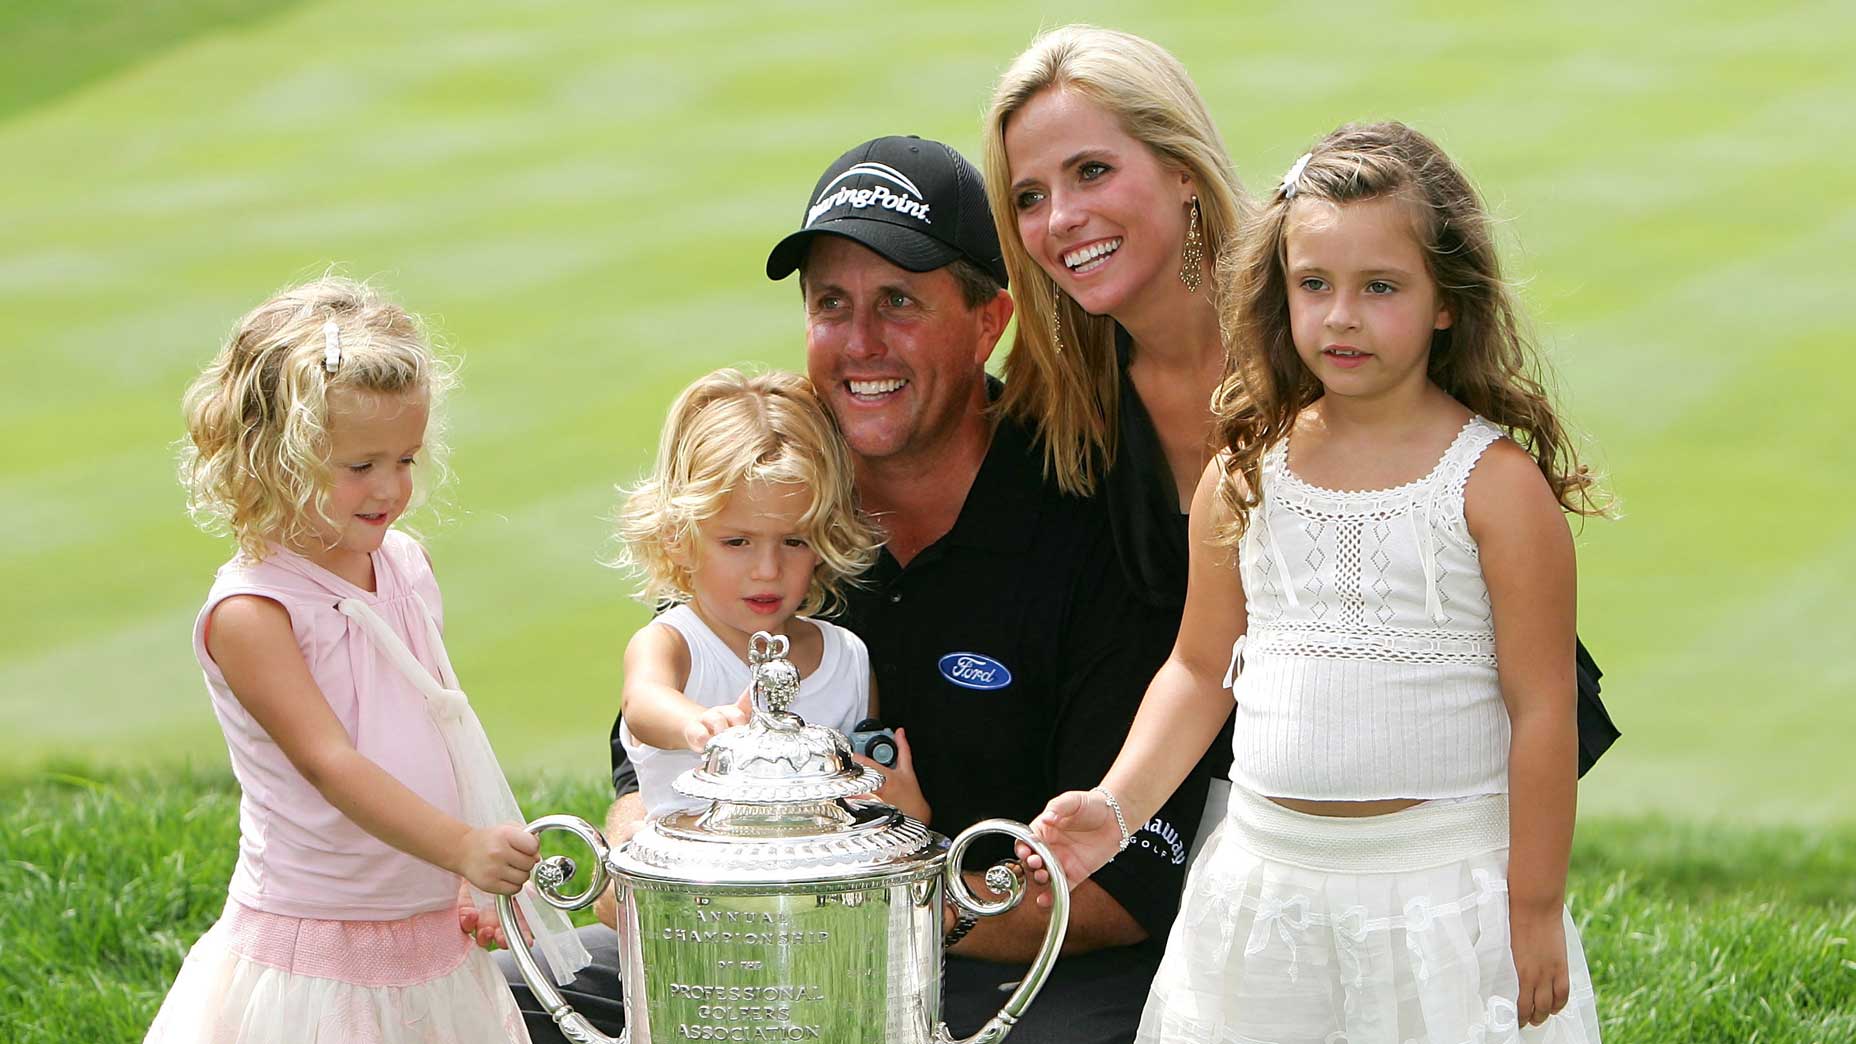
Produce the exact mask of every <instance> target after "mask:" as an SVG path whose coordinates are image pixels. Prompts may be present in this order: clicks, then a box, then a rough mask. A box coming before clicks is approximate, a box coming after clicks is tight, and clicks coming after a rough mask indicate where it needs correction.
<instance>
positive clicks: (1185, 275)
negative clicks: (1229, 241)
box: [1179, 196, 1205, 294]
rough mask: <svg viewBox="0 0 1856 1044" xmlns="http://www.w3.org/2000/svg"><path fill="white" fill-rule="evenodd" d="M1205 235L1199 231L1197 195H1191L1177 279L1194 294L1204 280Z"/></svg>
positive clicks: (1187, 290) (1188, 291)
mask: <svg viewBox="0 0 1856 1044" xmlns="http://www.w3.org/2000/svg"><path fill="white" fill-rule="evenodd" d="M1204 264H1205V236H1204V235H1203V234H1202V233H1200V232H1199V197H1197V196H1194V197H1192V216H1191V217H1190V218H1188V219H1187V220H1186V248H1185V250H1183V251H1181V253H1180V263H1179V281H1180V282H1182V283H1184V284H1186V292H1187V293H1189V294H1196V293H1198V292H1199V284H1200V283H1201V282H1203V281H1204V280H1205V268H1204Z"/></svg>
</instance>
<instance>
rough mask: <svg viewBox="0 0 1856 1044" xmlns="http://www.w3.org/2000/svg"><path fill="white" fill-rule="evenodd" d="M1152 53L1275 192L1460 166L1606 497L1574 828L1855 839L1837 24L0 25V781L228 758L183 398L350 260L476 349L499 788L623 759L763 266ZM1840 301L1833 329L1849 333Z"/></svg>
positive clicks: (1855, 511)
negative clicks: (229, 350)
mask: <svg viewBox="0 0 1856 1044" xmlns="http://www.w3.org/2000/svg"><path fill="white" fill-rule="evenodd" d="M1068 21H1092V22H1097V23H1101V24H1107V25H1113V26H1116V27H1119V28H1125V29H1128V30H1132V31H1135V32H1138V33H1141V34H1143V35H1147V36H1150V37H1152V38H1154V39H1155V40H1158V41H1159V42H1161V43H1162V44H1164V45H1165V46H1167V47H1169V48H1170V49H1172V50H1173V51H1174V52H1175V53H1176V54H1177V55H1179V57H1180V58H1181V59H1182V60H1183V61H1184V62H1185V63H1186V65H1187V67H1188V68H1190V69H1191V70H1192V72H1193V74H1194V76H1195V78H1196V79H1197V81H1198V84H1199V86H1200V88H1201V89H1202V90H1203V92H1204V93H1205V95H1206V97H1207V100H1208V102H1209V103H1210V106H1211V109H1212V111H1213V114H1214V115H1215V116H1216V117H1217V118H1218V120H1219V122H1220V124H1221V127H1222V129H1223V132H1224V135H1225V139H1226V142H1227V144H1228V145H1229V146H1230V148H1231V151H1232V155H1233V158H1234V159H1235V161H1236V164H1237V168H1238V170H1239V171H1240V172H1241V174H1242V175H1243V177H1244V178H1245V180H1246V182H1247V184H1249V185H1250V186H1252V187H1253V188H1256V189H1261V188H1264V187H1267V186H1269V185H1271V184H1272V183H1273V182H1274V181H1275V179H1276V178H1277V177H1278V176H1279V174H1280V172H1281V171H1282V170H1283V169H1284V168H1285V167H1286V166H1287V165H1288V164H1289V162H1290V161H1291V160H1293V159H1294V158H1295V157H1296V156H1297V155H1298V154H1300V153H1301V152H1302V151H1303V150H1304V149H1305V147H1306V146H1307V145H1308V144H1309V143H1310V142H1311V141H1313V140H1314V139H1315V138H1317V137H1319V136H1320V135H1321V134H1322V133H1323V132H1325V131H1326V130H1328V129H1329V128H1331V127H1332V126H1334V125H1335V124H1337V123H1339V122H1342V121H1345V120H1351V119H1363V118H1384V117H1396V118H1400V119H1403V120H1406V121H1408V122H1411V123H1413V124H1415V125H1416V126H1418V127H1419V128H1421V129H1423V130H1425V131H1426V132H1428V133H1430V134H1432V135H1433V136H1435V137H1437V138H1438V139H1439V140H1440V141H1441V142H1442V143H1443V144H1444V146H1445V147H1446V148H1447V149H1448V150H1450V152H1451V153H1452V154H1453V155H1454V156H1455V157H1456V158H1457V159H1458V160H1459V161H1460V162H1461V163H1462V164H1463V165H1464V166H1465V167H1466V168H1467V169H1468V170H1469V171H1470V172H1471V174H1472V176H1473V177H1474V178H1475V179H1476V180H1477V181H1478V182H1479V184H1480V185H1481V186H1482V188H1483V190H1484V191H1485V193H1486V194H1487V196H1488V197H1489V199H1490V201H1491V203H1492V205H1493V207H1494V209H1495V211H1496V212H1497V213H1498V214H1499V215H1500V216H1501V217H1502V218H1503V220H1504V238H1505V240H1506V242H1507V246H1508V248H1509V249H1508V259H1509V262H1510V265H1511V269H1512V273H1513V274H1514V275H1515V276H1516V277H1517V278H1518V279H1519V280H1520V281H1522V282H1523V283H1524V285H1525V297H1526V300H1527V301H1528V303H1529V305H1530V307H1531V309H1532V311H1533V314H1534V316H1535V318H1536V321H1537V325H1538V329H1539V332H1540V334H1541V336H1542V340H1543V342H1544V343H1545V344H1547V345H1548V346H1550V348H1551V350H1552V354H1553V358H1554V360H1555V363H1556V365H1557V367H1558V369H1559V371H1560V374H1561V376H1562V379H1563V386H1564V395H1563V399H1564V402H1565V405H1566V407H1567V409H1568V412H1569V413H1570V415H1571V416H1572V418H1573V419H1574V421H1575V422H1576V423H1577V424H1579V425H1580V426H1581V427H1582V428H1583V429H1585V430H1586V431H1587V432H1588V433H1589V434H1590V435H1591V436H1592V439H1593V441H1594V444H1595V446H1596V452H1595V454H1594V457H1593V459H1594V461H1595V462H1596V463H1598V464H1600V465H1601V466H1602V467H1604V468H1605V469H1606V471H1607V472H1608V474H1609V476H1610V479H1611V483H1612V485H1613V487H1614V488H1615V490H1616V491H1617V492H1618V494H1619V495H1620V496H1621V498H1622V504H1623V508H1624V516H1623V518H1622V519H1621V520H1619V521H1616V522H1594V523H1590V524H1588V525H1586V526H1585V527H1584V530H1583V532H1582V535H1581V538H1580V551H1581V562H1580V567H1581V568H1580V572H1581V580H1582V585H1581V588H1582V589H1581V620H1580V630H1581V633H1582V634H1583V635H1584V636H1585V638H1586V640H1587V642H1588V643H1589V644H1590V646H1591V647H1592V648H1593V650H1594V651H1595V652H1596V654H1597V655H1598V657H1599V659H1600V662H1601V663H1603V665H1604V666H1605V668H1606V670H1607V677H1606V696H1607V699H1608V700H1609V702H1610V705H1611V707H1612V710H1613V712H1614V715H1615V717H1616V718H1617V720H1618V722H1619V724H1620V725H1621V726H1622V727H1623V729H1624V730H1625V738H1624V740H1623V741H1622V743H1621V744H1620V745H1619V746H1618V747H1617V748H1616V749H1615V750H1614V752H1613V753H1612V754H1611V755H1609V756H1608V757H1607V759H1606V760H1605V762H1604V763H1602V764H1601V765H1600V766H1599V768H1598V769H1597V770H1596V771H1595V772H1594V773H1593V774H1592V775H1591V776H1590V777H1588V779H1587V780H1586V783H1585V786H1584V788H1583V791H1582V800H1583V807H1584V810H1585V811H1586V812H1587V813H1592V812H1597V813H1604V814H1622V813H1631V812H1664V813H1671V814H1675V815H1678V816H1683V817H1695V818H1700V819H1705V820H1713V819H1724V820H1737V821H1747V822H1795V823H1802V824H1807V825H1808V824H1814V823H1818V824H1821V823H1827V822H1845V823H1847V822H1852V821H1856V772H1853V771H1851V769H1850V764H1851V761H1852V757H1851V754H1850V753H1849V752H1848V751H1847V750H1846V747H1847V745H1848V743H1849V741H1850V737H1851V735H1852V733H1853V732H1856V652H1852V648H1851V642H1850V639H1849V638H1848V632H1849V630H1850V625H1851V623H1852V622H1856V621H1853V616H1856V614H1852V611H1851V609H1850V594H1849V591H1850V587H1851V583H1852V581H1853V580H1856V539H1853V538H1856V489H1853V488H1852V476H1856V452H1853V451H1852V450H1851V448H1850V443H1849V442H1848V441H1847V439H1846V438H1845V434H1846V432H1847V431H1848V429H1849V428H1850V425H1851V421H1850V417H1851V414H1852V409H1851V407H1852V405H1856V394H1853V393H1852V391H1851V387H1850V386H1851V381H1850V378H1849V376H1848V371H1847V368H1846V367H1844V366H1843V365H1842V364H1843V363H1844V362H1845V361H1847V359H1846V354H1845V353H1846V351H1847V349H1848V347H1849V345H1850V343H1851V342H1850V334H1849V325H1848V302H1849V300H1850V290H1849V287H1848V281H1849V275H1850V270H1851V269H1850V265H1849V262H1848V251H1849V246H1850V244H1851V243H1853V242H1856V161H1853V160H1852V156H1853V155H1856V153H1853V152H1852V149H1851V147H1850V142H1851V141H1852V140H1856V133H1853V132H1856V104H1852V103H1853V102H1856V72H1853V71H1852V70H1853V69H1856V65H1852V63H1851V61H1850V59H1849V51H1850V44H1851V42H1852V40H1853V39H1856V33H1853V32H1852V29H1853V28H1856V9H1853V8H1851V7H1850V6H1849V5H1848V4H1844V3H1784V4H1747V3H1744V2H1741V3H1731V4H1730V3H1716V4H1695V3H1676V2H1673V0H1664V2H1660V3H1645V4H1617V3H1612V4H1604V5H1600V4H1576V5H1528V6H1521V5H1507V4H1494V5H1483V4H1477V5H1471V4H1467V3H1462V4H1422V3H1419V4H1411V3H1400V4H1386V3H1379V4H1367V3H1357V4H1355V3H1330V4H1323V5H1312V4H1243V5H1235V4H1228V3H1179V4H1169V5H1165V6H1164V7H1162V6H1160V5H1155V6H1153V7H1148V6H1145V5H1128V6H1122V5H1114V4H1105V3H1090V2H1074V3H1063V4H1056V3H1043V4H1033V5H1023V6H1015V5H1001V4H995V3H979V2H973V3H959V4H952V3H950V4H936V5H933V6H932V7H922V6H917V5H901V4H896V5H870V4H863V5H841V4H839V5H827V4H810V3H779V2H774V3H760V4H753V5H748V4H742V5H739V6H737V5H733V4H722V3H703V2H686V3H678V4H675V5H669V4H665V5H639V4H616V5H615V4H600V3H586V2H580V3H568V2H557V3H550V2H528V0H512V2H503V3H495V4H483V3H436V2H429V0H428V2H407V3H396V4H375V3H361V2H353V0H308V2H299V3H256V2H251V3H242V2H236V0H187V2H184V3H148V4H126V3H117V4H108V3H99V2H74V3H63V4H50V5H29V4H25V3H20V2H14V3H9V4H5V5H0V334H3V335H4V336H0V527H3V528H4V531H5V532H6V534H7V537H8V539H7V540H6V541H5V542H4V545H3V546H0V613H3V614H4V615H3V617H0V734H3V735H5V736H6V737H7V743H6V745H5V753H4V754H0V775H10V776H20V775H29V774H31V773H33V772H35V771H37V770H39V769H40V768H42V767H44V766H46V765H47V764H50V763H60V764H66V763H71V762H76V763H79V764H91V765H107V766H120V765H143V764H150V763H153V764H178V763H183V762H185V763H190V764H191V765H193V766H194V767H196V768H202V767H204V768H218V767H221V766H223V765H224V760H225V754H224V748H223V743H222V741H221V740H220V738H219V734H218V730H217V728H216V726H215V725H214V722H213V719H212V716H211V713H210V711H209V710H208V706H207V701H206V699H205V697H204V691H203V687H202V684H201V681H200V676H199V671H198V668H197V667H196V666H195V664H194V662H193V658H192V653H191V650H190V648H189V638H188V635H189V628H190V626H191V624H192V621H193V617H194V614H195V612H196V610H197V608H198V605H199V603H200V601H201V599H202V598H203V596H204V594H205V592H206V589H207V586H208V585H209V583H210V581H211V577H212V573H213V570H214V568H215V567H216V566H217V565H218V564H219V563H220V562H221V561H222V560H223V559H224V558H225V557H226V555H227V553H228V548H227V546H226V545H225V544H224V543H223V542H221V541H218V540H215V539H213V538H210V537H208V536H205V535H203V534H201V533H199V532H198V531H196V530H195V529H193V528H192V527H191V526H190V524H189V523H188V521H187V519H186V516H185V514H184V512H183V497H182V493H181V491H180V489H179V487H178V485H177V484H176V482H175V479H174V466H173V460H174V454H173V445H172V444H173V441H174V440H175V439H176V438H177V437H179V436H180V434H181V418H180V412H179V406H178V402H179V397H180V394H181V391H182V389H183V388H184V387H185V385H186V383H187V381H188V380H189V379H190V378H191V376H192V375H193V374H194V373H195V372H196V371H197V369H198V368H199V367H200V366H202V365H203V364H204V363H205V362H206V361H207V360H208V359H209V358H210V357H211V356H212V354H213V352H214V351H215V349H216V347H217V345H218V343H219V341H220V340H221V339H222V338H223V337H224V336H225V334H226V333H227V331H228V330H229V329H230V328H231V325H232V324H233V322H234V320H235V319H236V318H237V317H238V316H239V315H240V314H241V313H243V312H244V311H245V310H247V309H249V308H250V307H251V306H253V305H255V304H256V303H257V302H259V301H260V300H262V299H263V298H264V297H265V296H267V295H268V294H269V293H270V292H272V291H273V290H275V289H277V288H278V287H280V286H282V285H284V284H286V283H289V282H292V281H296V280H300V279H303V278H307V277H311V276H314V275H317V274H320V273H322V272H323V271H325V270H327V269H328V268H329V267H330V266H332V265H334V266H339V268H340V269H341V270H342V271H345V272H347V273H349V274H352V275H355V276H359V277H364V278H368V279H372V280H375V281H377V282H378V283H379V284H380V285H382V286H384V287H386V288H388V289H389V290H390V291H392V292H393V293H394V294H395V295H396V296H397V297H398V298H399V299H400V300H402V301H403V302H404V303H406V304H407V305H408V306H409V307H411V308H413V309H414V310H416V311H419V312H421V313H423V314H424V315H425V316H427V317H428V319H429V320H430V321H431V322H432V324H433V326H434V328H435V329H436V330H437V331H438V332H439V333H440V335H441V337H442V339H443V341H444V343H445V344H446V345H447V346H449V347H450V348H451V349H452V350H453V351H455V352H456V353H458V354H459V355H460V356H461V357H462V358H463V360H464V370H463V375H464V380H465V384H464V388H463V390H462V392H461V393H460V394H459V395H458V397H457V398H456V400H455V402H454V408H453V411H452V418H453V430H454V437H453V444H454V448H455V454H454V457H453V462H452V463H453V466H454V468H455V471H456V473H457V480H456V482H455V483H454V484H453V485H452V486H451V487H450V490H449V493H448V496H447V498H446V500H447V505H446V506H445V508H444V510H443V511H442V512H440V517H435V518H434V517H428V518H425V519H423V520H422V526H421V528H422V529H423V531H424V533H425V534H426V537H427V540H428V544H429V546H430V548H431V550H432V553H433V555H434V557H435V559H436V561H437V564H438V573H439V577H440V579H441V581H442V582H443V584H444V589H445V595H446V602H447V609H448V612H447V616H448V632H449V640H450V645H451V650H452V655H453V657H454V659H455V660H456V662H457V665H458V667H459V670H460V672H461V673H462V676H463V677H464V679H465V681H466V684H467V687H468V689H469V691H470V693H471V695H472V698H473V700H474V701H475V702H476V704H477V705H478V708H479V712H480V713H481V715H482V717H483V719H484V722H485V724H486V726H487V727H488V729H489V731H490V734H491V736H492V737H493V738H494V739H495V741H496V743H497V745H498V747H499V750H500V751H501V753H502V754H503V757H504V760H505V763H506V765H507V766H508V767H509V768H510V769H511V770H512V771H516V772H535V771H545V772H548V773H552V774H555V775H562V776H592V777H595V778H596V777H597V776H598V775H599V774H600V773H602V772H603V770H604V764H605V742H606V730H607V728H608V726H609V725H610V723H611V720H612V715H613V712H614V710H615V708H616V702H617V699H616V698H617V693H618V687H619V669H618V661H619V654H620V650H621V649H622V647H623V643H624V641H625V639H626V637H627V636H628V635H629V634H630V633H631V631H632V630H633V629H634V628H635V627H637V626H638V625H639V624H640V623H641V622H642V621H643V619H644V610H643V608H642V607H640V606H639V605H637V604H636V603H634V602H631V601H630V600H629V599H628V597H627V591H628V584H627V582H626V581H625V579H624V578H623V577H621V576H620V575H618V574H615V573H613V572H612V571H610V570H607V569H604V568H601V567H600V566H599V565H598V564H597V560H598V559H599V558H601V557H603V556H605V555H607V554H609V553H610V551H611V547H610V545H609V544H608V543H607V526H606V523H605V521H604V520H603V516H604V515H605V514H606V513H607V512H608V511H610V509H611V507H612V505H613V502H614V495H613V486H614V484H615V483H617V482H621V481H630V480H632V479H634V478H636V477H637V476H638V474H639V471H640V469H641V468H642V467H643V466H644V465H645V462H646V459H647V457H648V455H649V453H650V451H651V448H652V446H653V444H654V440H655V437H656V430H657V427H658V425H659V423H660V421H661V419H662V416H663V413H664V410H665V408H666V407H667V406H668V404H669V401H670V398H671V397H672V395H674V393H675V392H676V391H677V390H678V389H679V388H680V387H681V386H682V385H683V384H685V383H686V382H687V381H688V380H690V379H691V378H693V377H695V376H696V375H698V374H700V373H702V372H704V371H705V370H707V369H710V368H712V367H714V366H718V365H723V364H730V363H759V364H764V365H769V366H780V367H789V368H798V367H800V366H801V365H802V357H801V356H802V352H801V348H802V340H801V334H800V322H801V319H800V311H799V302H798V292H797V290H796V289H795V287H794V286H793V285H791V284H790V283H788V284H773V283H769V282H768V281H767V280H766V278H765V276H764V274H763V272H762V265H763V261H764V258H765V256H766V252H767V249H768V248H769V246H771V244H772V243H773V242H774V241H776V240H777V239H778V238H779V237H780V236H781V235H783V234H785V233H786V232H787V231H789V230H790V229H791V228H793V227H796V225H797V221H798V217H799V215H800V212H801V210H802V207H803V205H804V203H805V202H806V198H805V197H806V193H807V191H808V189H809V188H810V186H811V185H812V183H813V180H814V179H815V177H816V176H817V174H818V172H819V171H820V170H821V169H823V167H824V165H825V164H826V163H827V162H828V161H830V160H831V159H832V158H833V157H835V156H836V155H837V154H838V153H839V152H840V151H842V150H843V149H844V148H846V147H848V146H849V145H851V144H854V143H856V142H858V141H861V140H863V139H865V138H868V137H872V136H875V135H878V134H884V133H917V134H922V135H925V136H930V137H936V138H940V139H942V140H945V141H948V142H950V143H952V144H954V145H956V146H957V147H959V148H960V149H961V150H962V151H964V152H967V153H968V154H969V155H970V156H974V157H975V158H977V137H978V129H979V123H980V117H981V113H982V110H983V107H984V104H985V101H986V98H987V96H988V93H989V90H990V86H991V83H992V81H993V80H994V78H995V77H996V76H997V75H998V74H999V72H1000V71H1001V70H1002V69H1003V68H1004V67H1005V65H1006V64H1007V63H1008V62H1009V61H1010V59H1011V58H1012V57H1013V56H1014V55H1015V54H1016V53H1017V52H1018V51H1019V50H1020V49H1022V48H1023V47H1024V46H1025V45H1026V44H1027V43H1028V42H1029V41H1030V39H1031V37H1032V36H1033V35H1034V34H1035V32H1036V31H1037V30H1038V29H1039V28H1040V27H1049V26H1054V25H1058V24H1062V23H1064V22H1068ZM1838 302H1842V304H1838Z"/></svg>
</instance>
